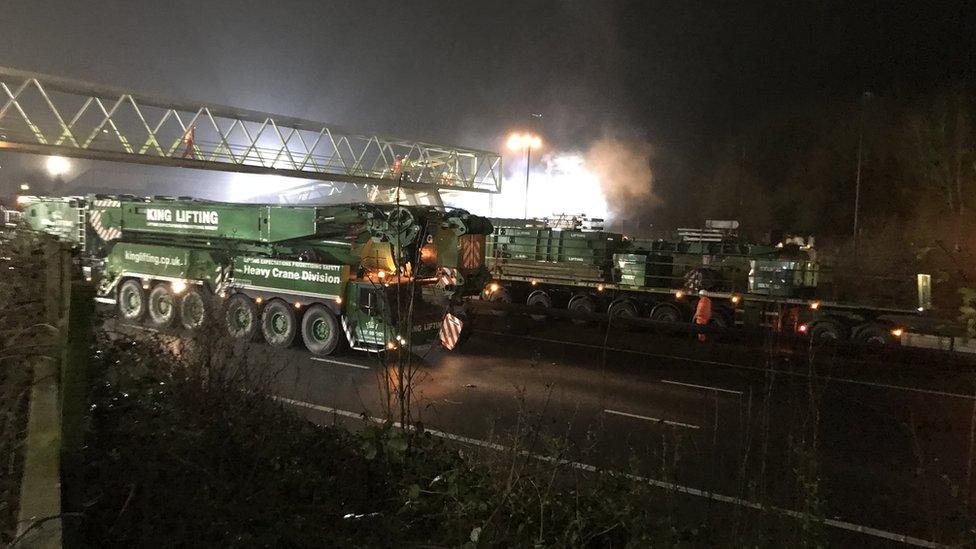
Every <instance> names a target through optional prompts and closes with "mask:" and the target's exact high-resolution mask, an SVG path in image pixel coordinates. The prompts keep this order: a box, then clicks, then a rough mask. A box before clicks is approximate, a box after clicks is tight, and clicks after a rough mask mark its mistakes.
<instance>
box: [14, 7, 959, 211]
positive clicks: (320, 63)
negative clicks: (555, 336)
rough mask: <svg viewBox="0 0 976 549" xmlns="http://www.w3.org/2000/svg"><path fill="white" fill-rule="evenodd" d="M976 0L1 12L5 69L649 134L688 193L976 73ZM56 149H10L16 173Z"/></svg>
mask: <svg viewBox="0 0 976 549" xmlns="http://www.w3.org/2000/svg"><path fill="white" fill-rule="evenodd" d="M972 6H973V5H972V3H966V2H958V3H938V2H905V3H895V2H745V1H737V2H693V1H682V2H652V1H644V2H642V1H605V2H584V1H562V2H551V1H550V2H546V1H533V0H523V1H520V2H473V1H466V2H458V1H399V2H378V1H357V2H297V1H296V2H287V1H278V2H244V1H240V2H229V1H228V2H203V1H199V0H198V1H193V2H184V1H171V2H155V1H154V2H142V1H118V2H110V1H89V2H64V1H40V0H35V1H31V2H7V3H6V4H5V6H4V9H3V10H2V11H0V64H2V65H6V66H11V67H15V68H22V69H27V70H33V71H37V72H45V73H50V74H56V75H61V76H69V77H75V78H80V79H84V80H89V81H94V82H99V83H105V84H110V85H116V86H120V87H124V88H129V89H133V90H137V91H141V92H145V93H149V94H156V95H163V96H169V97H175V98H181V99H182V98H188V99H199V100H204V101H209V102H213V103H222V104H228V105H234V106H241V107H246V108H251V109H255V110H262V111H270V112H276V113H282V114H288V115H295V116H300V117H304V118H310V119H316V120H322V121H328V122H335V123H339V124H342V125H344V126H347V127H352V128H357V129H362V130H364V131H376V132H382V133H386V134H393V135H401V136H404V137H409V138H420V139H427V140H434V141H443V142H447V143H458V144H463V145H467V146H474V147H483V148H489V149H493V150H502V145H503V142H504V137H505V136H506V134H507V133H508V132H509V131H511V130H512V129H518V128H524V127H530V128H532V129H534V130H536V131H539V132H540V133H542V134H543V135H544V136H545V139H546V141H547V143H548V144H549V145H550V146H551V147H553V148H561V149H567V150H571V149H584V148H586V147H587V146H589V144H590V143H591V142H592V141H593V140H595V139H597V138H599V137H601V136H606V135H613V136H618V137H623V138H626V139H633V140H636V141H642V142H647V143H649V144H650V145H651V146H652V147H653V149H654V151H655V152H654V156H653V169H654V179H655V183H654V185H655V189H654V192H655V193H656V194H657V195H659V196H661V197H663V198H665V199H666V200H678V199H679V197H680V196H681V189H683V187H684V185H686V184H687V182H688V181H691V180H692V179H693V177H694V175H695V174H696V173H698V172H700V171H701V170H705V169H708V166H709V164H710V162H712V157H713V154H714V152H715V151H716V150H717V149H718V148H720V147H721V145H722V143H723V142H724V141H725V140H726V139H728V138H729V137H730V136H732V135H734V134H736V132H738V131H741V130H742V129H743V128H744V127H746V126H748V125H749V124H750V123H751V121H753V120H755V119H756V118H758V117H763V116H768V115H769V114H770V113H776V112H785V111H789V109H791V108H792V107H793V106H795V105H799V104H803V103H804V102H810V101H821V102H829V101H833V102H840V103H843V102H845V101H848V100H849V101H850V102H851V103H856V101H857V98H858V97H859V96H860V95H861V93H862V92H863V91H866V90H870V91H872V92H873V93H875V94H881V95H884V94H899V93H917V92H919V91H926V90H930V89H937V88H942V87H945V86H971V85H972V84H973V82H974V71H976V38H974V36H976V34H974V31H976V26H974V8H973V7H972ZM531 113H543V115H544V117H543V118H542V120H541V122H540V121H538V120H536V119H533V118H531V116H530V115H531ZM37 162H38V160H36V159H27V160H24V159H16V158H11V157H10V156H9V155H8V156H4V157H0V165H3V170H2V171H0V174H3V175H6V176H7V177H3V176H2V175H0V181H4V180H8V181H4V183H3V184H5V185H10V184H12V183H9V178H10V177H15V176H14V175H11V174H12V173H13V172H16V173H17V174H18V175H19V174H20V173H21V171H22V170H29V169H30V167H31V166H32V165H36V164H37ZM32 163H33V164H32ZM103 169H106V170H108V171H112V170H111V169H108V168H103ZM18 170H20V171H18ZM127 173H131V172H127Z"/></svg>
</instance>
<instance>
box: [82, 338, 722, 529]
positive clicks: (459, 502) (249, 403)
mask: <svg viewBox="0 0 976 549" xmlns="http://www.w3.org/2000/svg"><path fill="white" fill-rule="evenodd" d="M97 348H98V349H100V350H98V351H96V352H95V353H94V356H95V359H94V368H95V369H96V371H97V375H96V376H95V378H97V379H100V380H101V381H100V382H99V383H98V384H97V386H96V387H94V391H93V393H94V394H93V405H92V418H91V429H90V432H89V433H88V437H87V443H86V448H85V459H84V465H83V466H82V468H81V470H79V471H74V472H72V473H71V474H69V475H68V476H67V478H66V479H65V483H66V485H67V493H69V494H73V495H72V496H71V497H69V498H67V501H66V511H68V512H79V513H80V514H81V516H82V517H83V518H82V519H81V520H80V523H79V524H77V529H76V536H73V538H74V539H69V541H70V542H72V543H70V544H76V545H78V546H86V547H109V546H134V545H136V546H156V545H167V546H184V545H185V546H217V545H221V546H227V545H230V546H242V547H250V546H287V547H313V546H314V547H321V546H323V545H325V546H355V547H385V546H395V545H404V544H418V545H431V544H433V545H444V546H458V545H469V546H489V545H491V546H527V545H538V546H559V547H582V546H607V547H609V546H627V545H631V546H646V545H651V544H657V543H668V544H669V545H673V544H675V543H678V544H680V543H681V542H682V541H683V540H686V541H692V540H695V541H698V542H702V541H703V539H702V538H701V537H700V536H701V534H700V533H698V532H697V531H696V530H690V529H689V530H681V529H679V528H677V527H676V525H675V524H674V521H673V520H671V517H670V515H669V514H668V513H666V512H663V511H661V510H660V509H659V508H658V507H659V506H658V507H656V506H655V505H654V501H653V498H652V497H651V494H650V493H649V492H648V490H649V488H647V487H645V486H642V485H638V484H635V483H633V482H631V481H629V480H626V479H624V478H620V477H615V476H612V475H608V474H599V475H587V476H579V475H577V474H570V473H569V472H567V471H566V470H565V468H564V467H561V466H559V465H556V464H553V463H547V462H539V461H536V460H532V459H530V458H528V457H526V456H525V455H523V454H521V453H519V452H513V453H511V454H510V455H504V454H498V455H496V456H495V457H494V459H491V460H476V459H474V458H473V457H472V456H471V455H467V454H465V453H464V452H463V451H462V450H459V449H456V448H451V447H449V446H447V445H446V444H445V443H444V442H443V441H442V440H441V439H437V438H435V437H433V436H431V435H430V433H428V432H426V431H424V429H423V427H422V426H417V428H416V429H412V430H404V429H399V428H396V427H394V426H393V425H392V424H382V425H377V424H374V423H369V422H367V423H364V425H363V426H362V427H361V428H359V429H358V430H355V431H349V430H346V429H343V428H341V427H336V426H327V427H322V426H316V425H313V424H311V423H309V422H307V421H306V420H304V419H303V418H301V417H299V416H298V415H296V414H294V413H292V412H291V411H290V410H285V409H283V408H282V406H281V405H280V404H279V403H277V402H275V401H274V400H273V399H272V398H270V397H269V396H268V394H267V392H266V391H264V390H262V387H264V386H266V381H267V380H266V379H264V380H262V378H263V377H264V376H262V375H259V373H256V372H253V371H248V370H247V368H245V367H243V366H241V364H242V361H238V360H237V357H238V356H239V355H240V354H241V353H242V351H241V350H240V349H238V350H237V351H236V352H235V350H234V349H232V348H224V347H220V346H219V345H218V346H217V347H214V348H210V349H208V351H207V353H203V354H201V353H193V352H190V351H188V350H187V349H186V348H185V347H183V346H182V345H175V346H174V345H173V344H172V342H167V341H163V340H159V339H149V340H147V339H143V338H139V339H131V338H128V337H125V336H121V335H119V334H112V335H107V336H103V337H101V340H100V341H99V342H98V343H97ZM161 349H167V351H165V352H160V350H161ZM217 357H219V358H217ZM696 536H697V537H696Z"/></svg>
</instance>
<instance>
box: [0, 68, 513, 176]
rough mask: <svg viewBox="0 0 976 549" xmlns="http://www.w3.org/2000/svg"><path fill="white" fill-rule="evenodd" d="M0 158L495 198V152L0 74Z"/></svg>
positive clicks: (497, 163)
mask: <svg viewBox="0 0 976 549" xmlns="http://www.w3.org/2000/svg"><path fill="white" fill-rule="evenodd" d="M0 105H2V107H0V150H10V151H16V152H24V153H33V154H47V155H63V156H71V157H76V158H86V159H93V160H109V161H121V162H132V163H138V164H152V165H160V166H172V167H186V168H198V169H208V170H220V171H230V172H245V173H268V174H277V175H284V176H291V177H300V178H307V179H317V180H324V181H334V182H345V183H361V184H368V185H378V186H381V187H395V186H398V185H400V186H403V187H406V188H410V189H416V190H426V191H437V190H439V189H450V190H458V191H474V192H489V193H496V192H499V191H500V190H501V180H502V171H501V168H502V166H501V156H500V155H499V154H497V153H493V152H489V151H483V150H477V149H470V148H465V147H455V146H449V145H437V144H433V143H426V142H422V141H412V140H405V139H398V138H392V137H386V136H381V135H370V134H363V133H356V132H350V131H347V130H344V129H342V128H339V127H337V126H332V125H328V124H323V123H321V122H314V121H311V120H303V119H299V118H293V117H287V116H279V115H273V114H268V113H263V112H257V111H251V110H246V109H239V108H235V107H226V106H219V105H211V104H208V103H197V102H186V101H184V102H179V101H170V100H166V99H160V98H156V97H150V96H146V95H141V94H137V93H133V92H130V91H126V90H122V89H118V88H112V87H107V86H101V85H97V84H91V83H88V82H83V81H80V80H74V79H67V78H60V77H56V76H50V75H44V74H37V73H32V72H26V71H21V70H16V69H10V68H5V67H0Z"/></svg>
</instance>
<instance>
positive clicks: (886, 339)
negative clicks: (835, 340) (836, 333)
mask: <svg viewBox="0 0 976 549" xmlns="http://www.w3.org/2000/svg"><path fill="white" fill-rule="evenodd" d="M854 333H855V336H854V339H855V340H856V341H858V342H860V343H864V344H866V345H876V346H881V345H888V344H890V343H892V342H893V341H894V340H893V338H892V336H891V332H889V331H888V328H886V327H885V326H884V325H882V324H878V323H877V322H868V323H866V324H862V325H860V326H858V327H857V328H855V332H854Z"/></svg>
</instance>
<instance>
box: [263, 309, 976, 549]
mask: <svg viewBox="0 0 976 549" xmlns="http://www.w3.org/2000/svg"><path fill="white" fill-rule="evenodd" d="M478 322H479V331H478V332H477V334H476V335H475V336H474V337H472V339H471V340H470V341H469V342H468V343H467V344H466V345H465V346H464V347H463V348H462V349H461V350H460V351H458V352H446V351H444V350H442V349H419V350H416V352H415V354H414V356H413V358H412V364H413V368H414V371H415V383H414V387H415V395H414V404H413V410H412V411H413V413H412V416H413V419H414V420H419V421H422V422H423V423H424V425H425V426H427V427H428V428H431V429H436V430H438V431H441V432H443V433H449V434H452V435H457V436H460V437H467V438H468V439H471V440H469V441H468V442H469V443H474V444H481V445H486V443H491V444H502V445H506V446H511V445H518V446H519V447H520V448H524V449H526V450H527V451H529V452H532V453H534V454H539V455H554V456H558V457H560V458H563V459H567V460H571V461H575V462H579V463H581V464H588V465H594V466H597V467H604V468H610V469H614V470H618V471H627V472H632V473H636V474H638V475H641V476H643V477H647V478H651V479H659V480H667V481H669V482H672V483H674V484H676V485H680V486H682V487H688V488H692V489H699V490H703V491H707V492H714V493H718V494H722V495H725V496H730V497H733V498H741V500H744V501H748V502H758V503H762V504H768V505H775V506H777V507H780V508H784V509H796V510H802V509H804V508H807V507H815V508H816V509H818V510H819V511H820V512H823V513H824V515H825V516H827V517H829V518H834V519H838V520H841V521H846V522H850V523H853V524H857V525H863V526H867V527H873V528H878V529H882V530H885V531H888V532H894V533H897V534H903V535H909V536H914V537H918V538H921V539H926V540H930V539H937V540H947V539H948V538H947V537H946V536H947V534H946V533H947V532H958V531H959V530H960V529H962V528H964V527H965V524H966V521H967V520H968V515H967V513H966V511H965V509H964V504H965V501H966V499H967V497H971V495H972V494H971V492H972V484H973V483H972V482H970V479H969V466H970V463H971V462H972V452H973V448H972V445H971V439H972V429H973V425H974V418H976V399H974V397H973V394H974V375H973V374H972V371H971V370H967V369H965V368H959V367H958V365H956V366H953V367H948V366H946V365H944V364H940V363H938V361H932V360H930V361H928V362H927V363H918V362H912V361H911V360H909V361H908V362H907V363H905V364H900V365H897V364H894V362H893V361H892V360H890V357H881V358H880V359H877V358H876V359H872V358H870V357H868V358H866V359H864V358H862V359H860V360H850V359H841V358H838V357H837V356H835V355H833V354H832V353H831V352H829V351H827V350H822V351H817V352H816V353H814V358H813V359H812V360H811V359H810V358H809V357H808V356H803V355H797V354H790V355H788V356H786V357H785V358H784V357H783V356H782V353H779V352H776V353H772V352H770V349H774V348H776V345H775V344H773V343H770V344H768V345H767V346H766V349H765V350H764V349H762V348H756V347H752V348H743V347H736V346H731V345H722V344H716V343H706V344H701V343H698V342H695V341H693V340H690V339H689V338H686V337H667V336H653V335H650V334H647V333H644V332H640V331H623V332H611V333H610V334H607V333H606V332H605V331H603V330H601V329H600V328H598V327H579V326H575V325H573V324H571V323H569V322H557V323H553V324H540V323H534V322H532V321H531V320H529V319H526V318H522V317H510V318H495V317H483V318H479V319H478ZM248 356H249V357H250V358H251V360H252V362H253V364H254V365H255V366H257V367H259V368H262V369H264V370H266V371H271V372H274V375H273V390H274V392H275V393H276V394H277V395H278V396H279V397H282V398H284V399H288V402H290V403H291V405H294V406H297V407H299V409H301V410H303V411H304V412H306V413H307V414H308V415H309V417H310V418H312V419H313V420H315V421H319V422H331V421H355V419H350V418H351V417H355V416H357V415H359V414H364V415H366V416H371V417H386V416H387V410H388V407H387V398H386V394H387V390H386V387H387V385H388V383H391V382H394V381H395V374H394V373H392V371H391V370H389V369H388V368H387V367H386V365H385V363H384V360H383V358H381V357H378V356H376V355H368V354H363V353H355V352H346V353H344V354H342V355H339V356H335V357H329V358H318V357H313V356H311V355H309V354H308V353H307V352H306V351H303V350H300V349H298V348H295V349H287V350H284V351H279V350H271V349H269V348H268V347H266V346H264V345H262V344H257V345H254V346H252V347H250V348H249V353H248ZM703 496H704V495H703V494H697V495H692V496H688V497H703ZM732 505H734V504H732ZM866 539H867V540H868V541H879V539H880V538H877V537H872V536H867V537H866Z"/></svg>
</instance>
